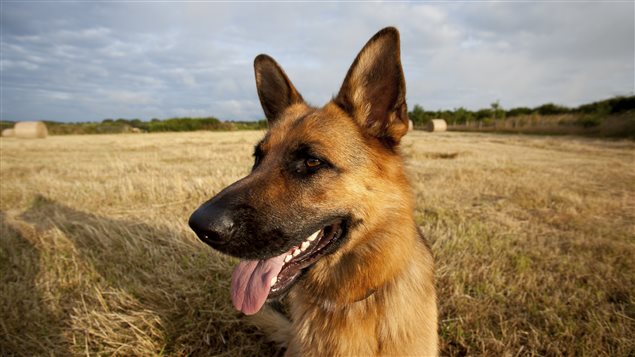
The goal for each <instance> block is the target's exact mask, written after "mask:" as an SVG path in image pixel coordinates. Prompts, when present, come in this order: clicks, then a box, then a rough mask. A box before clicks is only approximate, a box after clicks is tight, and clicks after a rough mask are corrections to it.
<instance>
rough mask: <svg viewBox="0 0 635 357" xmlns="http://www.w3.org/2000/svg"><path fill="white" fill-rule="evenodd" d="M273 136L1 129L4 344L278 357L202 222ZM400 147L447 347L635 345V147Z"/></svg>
mask: <svg viewBox="0 0 635 357" xmlns="http://www.w3.org/2000/svg"><path fill="white" fill-rule="evenodd" d="M262 134H263V133H262V132H222V133H221V132H196V133H171V134H138V135H112V136H111V135H102V136H88V135H86V136H54V137H49V138H47V139H45V140H17V139H6V138H2V139H1V141H0V220H1V224H0V227H1V231H0V234H1V236H0V355H2V356H7V355H24V356H33V355H56V356H68V355H110V354H116V355H124V356H131V355H137V356H152V355H166V356H182V355H194V356H208V355H209V356H211V355H219V356H270V355H280V352H281V351H279V350H277V349H276V348H275V346H273V345H272V344H269V343H267V342H266V341H265V339H264V337H263V336H262V335H261V334H260V333H259V332H258V331H257V330H255V329H254V328H252V327H249V326H248V325H246V324H245V323H244V321H243V320H242V319H241V317H240V316H239V315H238V314H237V313H236V312H234V311H233V309H232V307H231V303H230V300H229V284H230V276H231V271H232V265H233V264H235V262H236V261H235V260H234V259H232V258H227V257H224V256H221V255H220V254H217V253H215V252H213V251H212V250H211V248H209V247H207V246H205V245H204V244H202V243H200V242H199V241H198V240H197V238H196V237H195V236H194V234H193V233H192V232H191V231H190V230H189V228H188V226H187V219H188V217H189V215H190V213H191V212H192V211H193V210H194V209H195V208H196V207H198V205H199V204H200V203H202V202H203V201H204V200H206V199H207V198H209V197H211V196H212V195H213V194H215V193H216V192H218V191H219V190H221V189H222V188H223V187H225V186H226V185H228V184H230V183H232V182H233V181H235V180H236V179H238V178H240V177H242V176H244V175H246V174H247V173H248V171H249V169H250V167H251V164H252V158H251V153H252V151H253V145H254V144H255V143H256V142H257V141H258V140H259V138H260V137H261V136H262ZM402 151H403V154H404V157H405V160H406V167H407V170H408V172H409V175H410V178H411V181H412V184H413V189H414V194H415V196H416V200H417V211H416V212H415V214H416V219H417V222H418V223H419V224H420V226H421V229H422V230H423V232H424V234H425V235H426V236H427V239H428V240H429V241H430V243H431V245H432V249H433V251H434V255H435V259H436V267H437V270H436V276H437V289H438V294H439V298H438V301H439V308H440V314H441V316H440V326H439V333H440V336H441V350H442V355H444V356H463V355H485V356H517V355H520V356H532V355H539V356H559V355H565V356H633V355H635V342H634V341H635V339H634V338H633V336H635V143H633V142H632V141H602V140H591V139H581V138H569V137H538V136H512V135H493V134H461V133H439V134H429V133H422V132H418V131H417V132H411V133H409V134H408V135H407V136H406V138H405V139H404V142H403V145H402ZM360 199H363V198H361V197H360ZM342 289H346V283H345V282H342ZM318 338H319V337H318Z"/></svg>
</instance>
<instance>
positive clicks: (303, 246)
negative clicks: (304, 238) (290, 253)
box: [300, 242, 310, 252]
mask: <svg viewBox="0 0 635 357" xmlns="http://www.w3.org/2000/svg"><path fill="white" fill-rule="evenodd" d="M309 245H310V244H309V242H302V245H301V246H300V250H302V251H303V252H304V251H305V250H306V249H307V248H308V247H309Z"/></svg>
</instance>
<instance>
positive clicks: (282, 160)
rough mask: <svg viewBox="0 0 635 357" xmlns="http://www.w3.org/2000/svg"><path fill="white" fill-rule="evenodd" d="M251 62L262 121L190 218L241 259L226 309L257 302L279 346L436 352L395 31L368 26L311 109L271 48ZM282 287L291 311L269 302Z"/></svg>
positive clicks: (331, 351)
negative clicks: (407, 156)
mask: <svg viewBox="0 0 635 357" xmlns="http://www.w3.org/2000/svg"><path fill="white" fill-rule="evenodd" d="M254 68H255V75H256V86H257V89H258V96H259V98H260V102H261V104H262V108H263V109H264V113H265V115H266V117H267V121H268V127H269V129H268V131H267V133H266V134H265V135H264V138H263V139H262V140H261V141H260V142H259V143H258V144H257V145H256V147H255V151H254V165H253V168H252V170H251V173H250V174H249V175H247V176H246V177H244V178H242V179H240V180H238V181H237V182H235V183H233V184H232V185H230V186H229V187H227V188H225V189H224V190H222V191H221V192H220V193H218V194H217V195H216V196H214V197H213V198H212V199H210V200H209V201H207V202H205V203H204V204H203V205H202V206H201V207H200V208H198V209H197V210H196V211H195V212H194V213H193V214H192V216H191V217H190V220H189V224H190V227H191V228H192V229H193V230H194V231H195V232H196V234H197V235H198V237H199V238H200V239H201V240H202V241H203V242H205V243H207V244H209V245H210V246H211V247H212V248H214V249H216V250H218V251H220V252H222V253H225V254H228V255H231V256H234V257H237V258H240V259H241V262H240V263H239V264H238V265H237V266H236V267H235V269H234V272H233V275H232V282H231V299H232V302H233V305H234V307H235V308H236V309H237V310H239V311H242V312H243V313H245V314H247V315H251V314H256V313H257V312H259V311H260V310H262V311H260V313H259V314H258V315H256V316H260V315H262V316H261V319H260V320H261V322H263V323H264V324H265V325H268V327H269V328H270V329H271V328H272V327H275V328H277V331H276V336H274V337H275V338H277V340H279V341H280V340H283V341H282V342H284V343H285V344H286V346H287V350H286V354H285V356H379V355H401V356H406V355H409V356H435V355H437V352H438V351H437V350H438V346H437V345H438V342H437V339H438V337H437V304H436V294H435V288H434V267H433V259H432V254H431V252H430V248H429V247H428V245H427V244H426V242H425V241H424V239H423V237H422V236H421V235H420V233H419V231H418V228H417V225H416V224H415V221H414V217H413V208H414V202H413V197H412V192H411V188H410V185H409V182H408V179H407V178H406V175H405V173H404V168H403V160H402V158H401V155H400V152H399V142H400V140H401V138H402V137H403V136H404V135H405V134H406V133H407V132H408V116H407V108H406V100H405V98H406V87H405V80H404V76H403V71H402V68H401V59H400V50H399V32H398V31H397V29H395V28H392V27H389V28H385V29H383V30H381V31H379V32H378V33H377V34H376V35H375V36H373V38H371V39H370V40H369V41H368V43H367V44H366V45H365V46H364V48H363V49H362V50H361V52H360V53H359V54H358V56H357V58H356V59H355V61H354V62H353V64H352V66H351V67H350V69H349V70H348V73H347V74H346V78H345V79H344V82H343V84H342V86H341V88H340V90H339V93H338V94H337V95H336V96H335V97H334V98H333V99H332V100H331V101H330V102H329V103H327V104H326V105H325V106H323V107H321V108H315V107H312V106H310V105H308V104H307V103H305V102H304V100H303V99H302V96H301V95H300V93H299V92H298V91H297V90H296V88H295V87H294V86H293V84H291V81H289V78H287V75H286V74H285V72H284V71H283V70H282V68H281V67H280V66H279V65H278V64H277V63H276V62H275V61H274V60H273V59H272V58H271V57H269V56H267V55H259V56H257V57H256V59H255V61H254ZM281 297H285V298H284V299H283V300H282V301H283V302H285V303H286V304H287V305H285V306H286V308H285V311H286V312H287V313H288V315H289V316H288V318H287V317H285V316H283V315H282V314H280V313H279V312H277V310H275V309H272V308H270V307H269V305H270V304H266V303H267V302H269V303H274V304H276V305H278V303H276V301H279V300H280V299H281Z"/></svg>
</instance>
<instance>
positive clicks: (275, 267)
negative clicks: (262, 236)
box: [231, 253, 287, 315]
mask: <svg viewBox="0 0 635 357" xmlns="http://www.w3.org/2000/svg"><path fill="white" fill-rule="evenodd" d="M286 256H287V253H284V254H281V255H279V256H277V257H273V258H270V259H267V260H243V261H241V262H240V263H238V265H236V267H235V268H234V273H233V274H232V287H231V293H232V302H233V303H234V307H235V308H236V310H239V311H242V312H243V313H244V314H246V315H253V314H255V313H256V312H258V311H259V310H260V308H261V307H262V305H264V304H265V301H266V300H267V296H268V295H269V289H270V288H271V278H273V277H274V276H278V273H280V270H282V265H283V264H284V258H285V257H286Z"/></svg>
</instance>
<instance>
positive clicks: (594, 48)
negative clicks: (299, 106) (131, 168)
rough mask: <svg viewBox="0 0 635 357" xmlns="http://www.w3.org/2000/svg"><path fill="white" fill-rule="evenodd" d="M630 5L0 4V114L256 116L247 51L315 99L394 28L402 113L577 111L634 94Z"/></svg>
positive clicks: (320, 100)
mask: <svg viewBox="0 0 635 357" xmlns="http://www.w3.org/2000/svg"><path fill="white" fill-rule="evenodd" d="M634 6H635V5H634V2H632V1H625V2H571V1H567V2H564V1H559V2H497V3H493V2H469V3H467V2H461V3H457V2H455V3H449V2H426V3H420V2H419V3H415V2H407V3H406V2H399V3H389V2H378V3H344V4H337V3H316V2H308V3H307V2H305V3H253V2H252V3H245V2H243V3H226V2H225V3H218V2H217V3H207V2H187V3H183V2H181V3H177V2H150V1H147V2H146V1H143V2H142V1H137V2H123V1H122V2H90V3H89V2H42V1H41V2H32V1H31V2H30V1H19V2H9V1H2V3H1V9H0V10H1V11H0V17H1V19H0V20H1V24H0V25H1V28H2V36H1V39H0V50H1V56H0V61H1V76H2V78H1V79H2V81H1V83H0V87H1V89H2V93H1V103H0V104H1V108H0V116H1V118H2V119H5V120H35V119H44V120H56V121H97V120H102V119H104V118H120V117H123V118H141V119H144V120H147V119H151V118H168V117H174V116H216V117H218V118H221V119H227V120H255V119H260V118H263V117H264V115H263V114H262V110H261V108H260V104H259V102H258V96H257V94H256V89H255V85H254V78H253V68H252V63H253V59H254V57H255V56H256V55H258V54H259V53H267V54H269V55H271V56H272V57H274V58H275V59H276V60H277V61H278V62H279V63H280V64H281V65H282V67H283V68H284V69H285V71H286V72H287V74H288V75H289V77H290V78H291V80H292V81H293V82H294V84H295V85H296V87H297V88H298V90H299V91H300V92H301V93H302V95H303V96H304V98H305V99H306V100H307V101H308V102H310V103H311V104H314V105H322V104H324V103H326V102H327V101H328V100H329V99H330V98H331V96H332V95H334V94H335V93H336V92H337V90H338V89H339V85H340V84H341V82H342V80H343V78H344V75H345V74H346V71H347V69H348V66H349V65H350V64H351V62H352V61H353V59H354V58H355V56H356V55H357V52H358V51H359V50H360V49H361V47H362V46H363V45H364V43H365V42H366V41H367V40H368V39H369V38H370V37H371V36H372V35H373V34H374V33H375V32H377V31H378V30H379V29H381V28H383V27H385V26H389V25H393V26H396V27H397V28H399V30H400V31H401V39H402V47H401V49H402V62H403V65H404V72H405V75H406V82H407V86H408V94H407V99H408V103H409V105H410V107H412V106H413V105H414V104H420V105H422V106H423V107H424V108H426V109H430V110H436V109H454V108H458V107H461V106H463V107H466V108H469V109H478V108H482V107H488V106H489V104H490V103H492V102H493V101H496V100H500V103H501V105H502V106H503V107H504V108H510V107H516V106H530V107H531V106H536V105H540V104H543V103H547V102H555V103H558V104H563V105H568V106H576V105H579V104H582V103H585V102H589V101H595V100H600V99H604V98H607V97H611V96H614V95H630V94H633V92H634V91H635V89H634V87H635V84H634V81H635V69H634V66H635V64H634V63H635V58H634V56H635V54H634V53H635V49H634V46H635V39H634V33H635V29H634V26H635V20H634V13H635V9H634Z"/></svg>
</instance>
